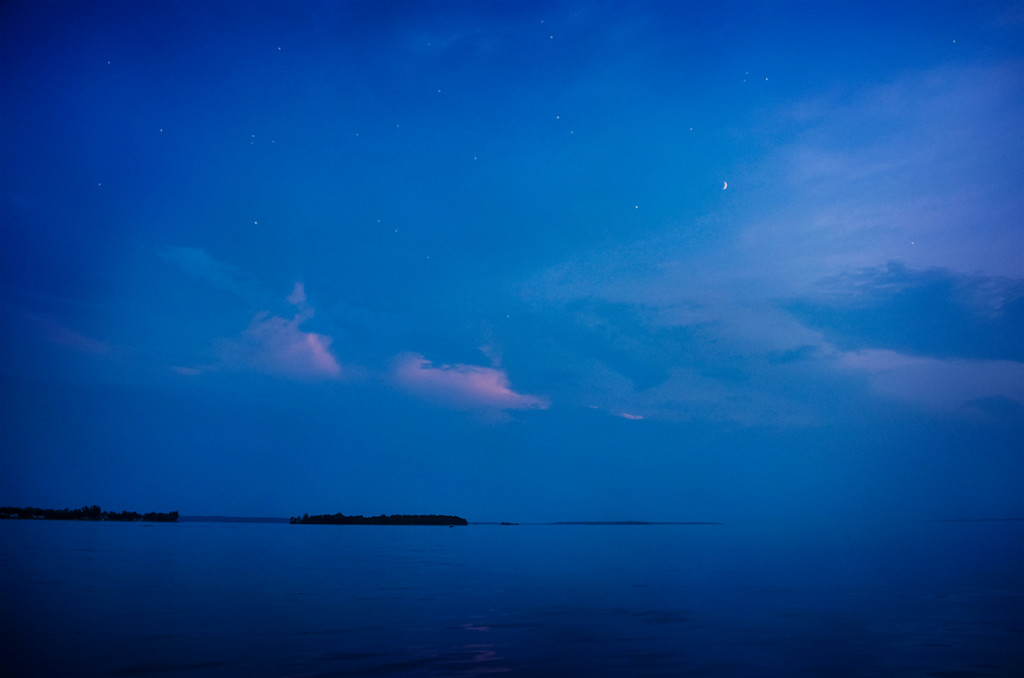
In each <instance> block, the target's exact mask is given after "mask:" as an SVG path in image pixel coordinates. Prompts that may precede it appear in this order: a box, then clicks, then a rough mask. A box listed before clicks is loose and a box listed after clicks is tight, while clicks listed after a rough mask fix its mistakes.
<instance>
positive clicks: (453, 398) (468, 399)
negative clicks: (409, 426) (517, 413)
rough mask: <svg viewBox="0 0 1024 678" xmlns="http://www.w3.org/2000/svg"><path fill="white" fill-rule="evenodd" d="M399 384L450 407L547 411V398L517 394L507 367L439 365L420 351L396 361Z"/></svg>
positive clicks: (396, 374) (396, 375)
mask: <svg viewBox="0 0 1024 678" xmlns="http://www.w3.org/2000/svg"><path fill="white" fill-rule="evenodd" d="M395 377H396V379H397V380H398V383H399V384H400V385H401V386H402V387H403V388H405V389H406V390H409V391H411V392H413V393H416V394H418V395H420V396H422V397H424V398H426V399H428V400H431V401H433V402H436V403H438V404H441V405H445V406H447V407H455V408H458V409H491V410H546V409H547V408H548V401H547V400H546V399H545V398H541V397H539V396H533V395H527V394H523V393H516V392H515V391H513V390H512V389H511V388H510V387H509V381H508V375H507V374H506V373H505V372H504V370H499V369H495V368H492V367H479V366H477V365H437V366H435V365H434V364H433V363H432V362H431V361H429V360H427V359H426V358H424V357H423V356H422V355H420V354H418V353H410V354H406V355H404V356H400V357H399V358H398V360H397V361H396V363H395Z"/></svg>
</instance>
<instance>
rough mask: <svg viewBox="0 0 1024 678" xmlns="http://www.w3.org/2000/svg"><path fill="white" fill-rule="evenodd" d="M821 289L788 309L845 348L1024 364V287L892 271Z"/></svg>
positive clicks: (838, 280) (856, 275) (867, 272)
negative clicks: (1023, 337) (885, 350)
mask: <svg viewBox="0 0 1024 678" xmlns="http://www.w3.org/2000/svg"><path fill="white" fill-rule="evenodd" d="M819 287H820V293H819V294H817V295H816V296H815V297H813V298H811V299H804V300H800V301H796V302H793V303H789V304H786V305H785V308H786V309H787V310H788V311H789V312H791V313H793V314H794V315H795V316H796V317H797V318H799V319H800V320H801V321H803V322H804V323H805V324H807V325H808V326H810V327H812V328H814V329H817V330H820V331H821V332H822V333H823V334H824V336H825V337H826V338H827V339H828V340H829V341H830V342H831V343H834V344H836V345H837V346H839V347H840V348H843V349H866V348H871V349H891V350H893V351H899V352H903V353H910V354H914V355H930V356H935V357H938V358H953V357H960V358H970V359H993V360H1014V361H1024V342H1022V341H1021V337H1022V336H1024V279H1010V278H997V277H987V276H969V275H963V274H957V273H953V272H950V271H944V270H938V269H931V270H912V269H910V268H908V267H906V266H904V265H902V264H898V263H889V264H887V265H885V266H879V267H873V268H868V269H862V270H859V271H853V272H850V273H845V274H842V275H837V276H832V277H829V278H828V279H826V280H823V281H821V283H820V285H819Z"/></svg>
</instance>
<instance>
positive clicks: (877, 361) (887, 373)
mask: <svg viewBox="0 0 1024 678" xmlns="http://www.w3.org/2000/svg"><path fill="white" fill-rule="evenodd" d="M833 360H834V361H835V364H836V365H837V367H838V368H839V369H840V370H843V371H848V372H855V373H861V374H864V375H866V376H867V377H868V379H869V382H870V385H871V388H872V389H873V390H874V391H875V392H876V393H878V394H879V395H881V396H883V397H886V398H891V399H894V400H899V401H903V402H907V403H909V404H912V405H916V406H920V407H926V408H928V409H933V410H939V411H946V412H955V411H958V410H961V409H963V408H965V407H970V406H972V404H976V403H978V402H992V401H994V400H995V401H999V402H1007V403H1016V404H1017V405H1018V409H1019V405H1021V404H1022V403H1024V363H1020V362H1013V361H1009V360H962V359H956V360H940V359H938V358H931V357H921V356H912V355H906V354H902V353H897V352H895V351H888V350H863V351H849V352H837V353H836V354H835V355H834V356H833Z"/></svg>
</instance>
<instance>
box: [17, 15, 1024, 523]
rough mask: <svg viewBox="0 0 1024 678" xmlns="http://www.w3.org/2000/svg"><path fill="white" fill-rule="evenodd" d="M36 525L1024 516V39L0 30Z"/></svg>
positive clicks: (57, 24)
mask: <svg viewBox="0 0 1024 678" xmlns="http://www.w3.org/2000/svg"><path fill="white" fill-rule="evenodd" d="M0 28H2V65H0V68H2V94H0V111H2V119H0V161H2V203H0V228H2V230H0V332H2V334H0V379H2V381H0V384H2V396H3V399H2V409H0V424H2V457H0V504H9V505H33V506H44V507H54V508H62V507H65V506H68V507H77V506H81V505H83V504H99V505H101V506H102V507H103V508H104V509H111V510H121V509H130V510H139V511H154V510H155V511H166V510H175V509H177V510H180V511H181V512H182V513H183V514H219V515H259V516H288V515H296V514H301V513H303V512H309V513H324V512H329V513H333V512H336V511H341V512H344V513H351V514H367V515H369V514H378V513H451V514H456V515H461V516H464V517H466V518H468V519H469V520H471V521H473V520H477V521H492V520H522V521H546V520H622V519H634V520H722V521H730V520H753V519H763V518H767V519H771V520H776V519H778V520H789V519H800V520H810V519H818V518H822V519H827V520H847V519H853V518H870V519H888V518H891V517H896V518H900V519H954V518H956V519H962V518H972V519H974V518H1006V517H1015V518H1016V517H1021V516H1024V493H1022V492H1021V491H1020V488H1021V486H1022V483H1024V445H1022V440H1024V226H1022V225H1024V200H1022V195H1024V124H1022V120H1024V5H1022V4H1020V3H1013V2H954V3H942V2H927V3H925V2H902V3H891V2H885V3H881V2H879V3H865V2H848V3H839V2H815V3H785V2H774V1H772V2H764V3H755V2H741V3H729V2H635V1H633V0H629V1H626V0H623V1H622V2H612V1H609V2H567V3H531V2H500V3H499V2H493V3H487V2H377V1H374V2H265V3H250V2H244V3H243V2H227V1H224V2H157V1H153V2H124V3H111V2H59V3H55V2H43V1H39V0H32V1H8V2H4V3H3V4H2V5H0Z"/></svg>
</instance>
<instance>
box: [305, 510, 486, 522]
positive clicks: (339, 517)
mask: <svg viewBox="0 0 1024 678" xmlns="http://www.w3.org/2000/svg"><path fill="white" fill-rule="evenodd" d="M288 522H289V523H291V524H292V525H468V524H469V523H468V522H467V521H466V519H465V518H460V517H458V516H441V515H433V514H431V515H401V514H397V515H393V516H386V515H379V516H346V515H345V514H344V513H335V514H334V515H319V516H311V515H309V514H308V513H304V514H302V517H301V518H298V517H292V518H289V520H288Z"/></svg>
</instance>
